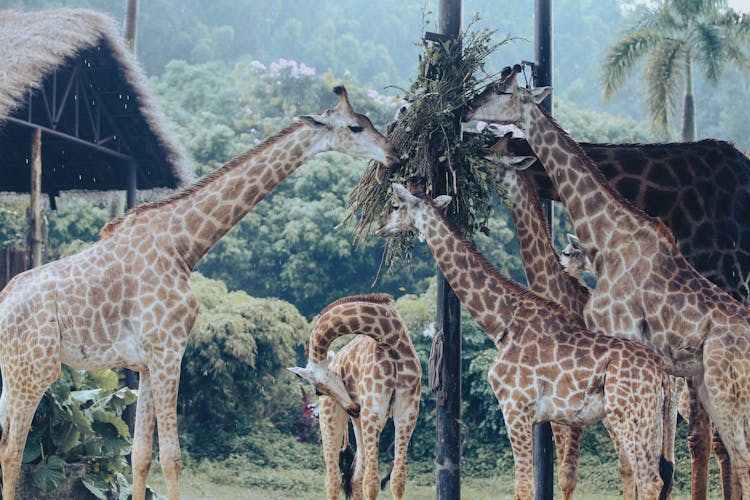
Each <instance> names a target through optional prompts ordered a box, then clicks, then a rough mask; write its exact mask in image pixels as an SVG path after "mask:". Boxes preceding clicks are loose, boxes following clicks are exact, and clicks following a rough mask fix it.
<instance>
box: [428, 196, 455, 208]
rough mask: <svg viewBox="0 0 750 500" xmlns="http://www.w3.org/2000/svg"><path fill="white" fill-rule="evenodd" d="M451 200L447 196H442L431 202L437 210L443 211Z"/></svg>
mask: <svg viewBox="0 0 750 500" xmlns="http://www.w3.org/2000/svg"><path fill="white" fill-rule="evenodd" d="M452 199H453V198H451V197H450V196H448V195H447V194H442V195H440V196H438V197H437V198H435V199H434V200H432V202H433V203H434V204H435V206H436V207H437V208H439V209H443V208H445V207H447V206H448V204H449V203H450V202H451V200H452Z"/></svg>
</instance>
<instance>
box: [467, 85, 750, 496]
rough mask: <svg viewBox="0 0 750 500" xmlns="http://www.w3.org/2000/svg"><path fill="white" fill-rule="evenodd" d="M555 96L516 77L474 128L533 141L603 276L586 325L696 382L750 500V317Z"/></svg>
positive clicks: (488, 95) (492, 92)
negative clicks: (606, 168) (699, 266)
mask: <svg viewBox="0 0 750 500" xmlns="http://www.w3.org/2000/svg"><path fill="white" fill-rule="evenodd" d="M548 92H549V89H548V88H547V89H531V90H529V89H523V88H520V87H519V86H518V84H517V81H516V72H515V71H514V72H512V73H511V74H510V75H509V77H508V78H506V79H505V80H504V81H502V82H501V83H500V84H499V85H498V86H497V87H496V88H494V89H489V90H487V91H486V92H484V93H483V94H482V95H480V96H479V99H478V103H477V108H476V109H475V110H474V111H473V112H472V113H471V114H470V116H468V117H467V118H468V119H472V118H473V119H481V120H485V121H493V122H498V123H513V124H515V125H516V126H518V127H520V128H521V129H522V130H523V131H524V134H525V135H526V137H527V139H528V141H529V144H530V145H531V147H532V148H533V149H534V152H535V153H536V155H537V157H538V158H539V159H540V161H541V162H542V165H543V166H544V168H545V170H546V171H547V173H548V174H549V177H550V178H551V179H552V182H553V183H554V185H555V188H556V190H557V192H558V193H559V194H560V197H561V199H562V201H563V204H564V205H565V209H566V211H567V212H568V216H569V218H570V220H571V222H572V224H573V227H574V229H575V233H576V235H577V236H578V237H579V238H580V240H581V244H582V246H583V249H584V251H585V253H586V255H587V256H588V257H589V259H590V260H591V262H592V263H593V267H594V271H595V273H596V275H597V286H596V289H595V290H594V291H593V293H592V296H591V300H589V303H588V304H587V306H586V311H585V319H586V324H587V325H588V326H589V328H591V329H592V330H593V331H596V332H602V333H605V332H611V331H621V332H623V333H625V334H627V335H629V337H630V338H633V339H636V340H638V341H640V342H643V343H647V344H649V345H651V346H652V347H653V348H654V349H655V350H656V351H657V352H658V353H659V354H660V355H661V357H662V359H663V360H664V361H665V363H666V365H667V367H668V369H669V371H670V372H671V373H672V374H674V375H677V376H688V377H693V379H692V381H691V383H692V386H693V387H694V388H695V391H696V392H697V397H699V398H700V401H701V403H702V404H703V407H704V408H705V409H706V411H707V413H708V415H709V416H710V419H711V421H712V422H713V423H714V425H715V426H716V428H717V430H718V431H719V435H720V436H721V439H722V441H723V443H724V446H725V447H726V449H727V452H728V453H729V457H730V461H731V464H732V477H733V484H732V496H733V498H735V497H736V498H741V497H742V496H743V495H744V496H745V497H747V498H750V448H748V444H750V443H749V442H748V437H747V436H748V435H750V420H747V419H745V418H737V416H738V415H747V414H749V413H750V397H748V391H750V309H748V308H747V307H746V306H744V305H742V304H741V303H739V302H738V301H736V300H735V299H733V298H732V297H731V296H730V295H729V294H728V293H726V292H724V291H723V290H721V289H720V288H719V287H718V286H716V285H714V284H713V283H711V282H710V281H709V280H708V279H706V278H705V277H703V276H702V275H701V274H700V273H698V272H697V271H696V270H695V269H694V268H693V267H692V266H691V265H690V264H689V263H688V262H687V261H686V260H685V258H684V257H683V256H682V254H681V253H680V251H679V250H678V248H677V246H676V244H675V240H674V237H673V236H672V234H671V233H670V231H669V230H668V229H667V228H666V227H665V226H664V224H663V223H661V222H660V221H658V220H656V219H652V218H651V217H649V216H647V215H646V214H645V213H644V212H642V211H640V210H639V209H637V208H636V207H634V206H633V205H632V204H631V203H629V202H628V201H627V200H625V199H624V198H623V197H622V196H620V195H619V194H618V193H617V192H616V191H614V190H613V189H612V188H611V187H610V186H609V185H608V184H607V183H606V181H605V180H604V178H603V176H602V175H601V172H599V171H598V170H597V169H596V167H595V166H594V164H593V163H592V162H591V160H590V159H589V158H588V157H587V156H586V155H585V154H584V152H583V150H582V149H581V148H580V147H579V146H578V144H577V143H576V142H575V141H574V140H573V139H572V138H571V137H570V136H569V135H568V134H567V133H565V132H564V131H563V130H562V129H561V128H560V127H559V126H558V125H557V123H556V122H555V121H554V120H553V119H552V117H550V116H549V115H548V114H547V113H546V112H545V111H544V110H543V109H542V108H540V107H539V105H538V102H540V100H541V98H543V97H544V96H545V95H546V94H547V93H548ZM709 429H710V427H709ZM735 488H736V489H735Z"/></svg>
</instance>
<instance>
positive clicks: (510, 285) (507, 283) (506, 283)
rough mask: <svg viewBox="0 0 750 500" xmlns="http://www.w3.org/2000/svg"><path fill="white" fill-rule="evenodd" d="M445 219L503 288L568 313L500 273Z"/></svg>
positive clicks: (523, 297) (489, 274)
mask: <svg viewBox="0 0 750 500" xmlns="http://www.w3.org/2000/svg"><path fill="white" fill-rule="evenodd" d="M425 201H426V202H427V203H429V204H430V205H431V206H432V207H433V209H434V210H435V211H436V212H438V213H440V212H439V210H438V208H437V207H436V206H435V204H434V203H433V202H432V200H427V199H425ZM443 220H444V221H445V224H446V226H447V227H448V230H449V231H450V233H451V236H453V237H454V238H457V239H459V240H460V241H461V242H462V243H463V244H464V245H465V246H466V250H467V251H468V252H469V254H471V256H472V257H473V258H474V259H476V261H477V263H478V264H479V267H481V268H482V271H484V272H485V273H486V274H487V275H488V276H489V277H490V278H493V279H496V280H497V281H499V282H500V283H501V284H502V286H503V288H505V289H507V290H509V291H510V292H511V293H512V294H513V295H515V296H517V297H518V298H520V299H524V300H533V301H536V302H537V303H539V304H541V305H543V306H544V307H546V308H547V309H549V310H551V311H552V312H553V313H559V314H568V311H567V310H566V309H565V308H564V307H563V306H561V305H560V304H558V303H557V302H554V301H552V300H549V299H547V298H545V297H543V296H541V295H539V294H537V293H534V292H533V291H531V290H529V289H528V288H525V287H523V286H521V285H520V284H519V283H517V282H516V281H514V280H512V279H510V278H508V277H506V276H503V275H502V274H500V271H498V269H497V268H496V267H495V266H494V265H493V264H492V263H491V262H490V261H489V260H487V257H485V256H484V255H482V253H480V252H479V250H477V247H476V245H475V244H474V242H473V241H470V240H467V239H465V238H464V237H462V236H461V231H460V230H459V229H458V227H457V226H456V225H455V224H453V223H452V222H451V221H449V220H448V219H447V218H445V217H443Z"/></svg>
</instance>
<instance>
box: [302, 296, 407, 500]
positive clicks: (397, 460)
mask: <svg viewBox="0 0 750 500" xmlns="http://www.w3.org/2000/svg"><path fill="white" fill-rule="evenodd" d="M392 302H393V299H392V297H391V296H390V295H388V294H384V293H383V294H371V295H356V296H353V297H346V298H343V299H339V300H337V301H335V302H333V303H332V304H330V305H329V306H327V307H326V308H325V309H323V311H321V313H320V315H319V316H318V319H317V320H316V321H315V324H314V325H313V329H312V333H311V334H310V343H309V347H308V353H309V360H308V362H307V366H306V367H305V368H290V370H291V371H292V372H294V373H295V374H297V375H299V376H300V377H302V378H304V379H306V380H308V381H310V382H311V383H312V384H313V386H314V387H315V390H316V392H318V393H319V394H321V395H323V396H322V397H321V398H320V436H321V438H322V441H323V453H324V455H325V463H326V493H327V495H328V498H329V499H335V498H338V496H339V492H340V491H341V476H340V474H339V450H341V444H342V442H345V441H346V436H347V434H348V432H347V429H348V421H349V419H348V418H347V416H346V413H348V414H349V416H350V417H351V418H352V423H353V424H354V435H355V438H356V443H357V456H356V459H355V460H356V462H355V463H356V465H355V470H354V476H353V478H352V494H353V496H354V498H355V499H359V498H363V496H364V498H375V497H377V495H378V492H379V491H380V478H379V477H378V443H379V442H380V433H381V431H382V430H383V427H384V426H385V422H386V420H387V419H388V416H392V417H393V424H394V430H395V446H394V451H395V453H394V460H393V470H392V471H391V493H392V495H393V498H396V499H400V498H402V497H403V495H404V490H405V488H406V452H407V450H408V448H409V441H410V440H411V435H412V432H413V431H414V426H415V425H416V424H417V417H418V416H419V398H420V395H421V392H422V365H421V364H420V362H419V358H418V357H417V351H416V350H415V349H414V345H413V344H412V342H411V338H409V332H408V330H407V329H406V326H405V325H404V323H403V321H402V320H401V317H400V316H399V314H398V311H396V308H395V307H394V306H393V303H392ZM352 333H354V334H359V335H360V336H359V337H357V338H355V339H354V340H352V341H351V342H349V343H348V344H347V345H346V346H344V347H343V348H342V349H341V350H340V351H339V352H338V353H337V354H336V356H335V357H334V359H333V361H332V362H330V364H329V361H328V349H329V347H330V346H331V343H333V341H334V340H336V339H337V338H338V337H341V336H342V335H348V334H352Z"/></svg>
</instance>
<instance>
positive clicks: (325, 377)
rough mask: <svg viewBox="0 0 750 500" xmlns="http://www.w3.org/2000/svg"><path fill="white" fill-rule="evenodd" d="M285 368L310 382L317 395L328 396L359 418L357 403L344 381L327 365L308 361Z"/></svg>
mask: <svg viewBox="0 0 750 500" xmlns="http://www.w3.org/2000/svg"><path fill="white" fill-rule="evenodd" d="M287 370H289V371H290V372H292V373H294V374H295V375H297V376H298V377H300V378H303V379H305V380H307V381H308V382H310V383H311V384H312V386H313V387H314V388H315V393H316V394H317V395H319V396H320V395H323V396H329V397H330V398H331V399H333V400H334V401H336V402H337V403H339V404H340V405H341V407H342V408H344V410H346V413H348V414H349V415H350V416H351V417H353V418H359V410H360V408H359V404H357V403H356V402H354V400H352V398H351V396H350V395H349V391H347V390H346V386H345V385H344V381H343V380H342V379H341V377H340V376H338V375H337V374H336V373H335V372H333V371H332V370H331V369H330V366H329V365H320V364H317V363H312V362H308V363H307V366H305V367H304V368H300V367H298V366H295V367H293V368H287Z"/></svg>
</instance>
